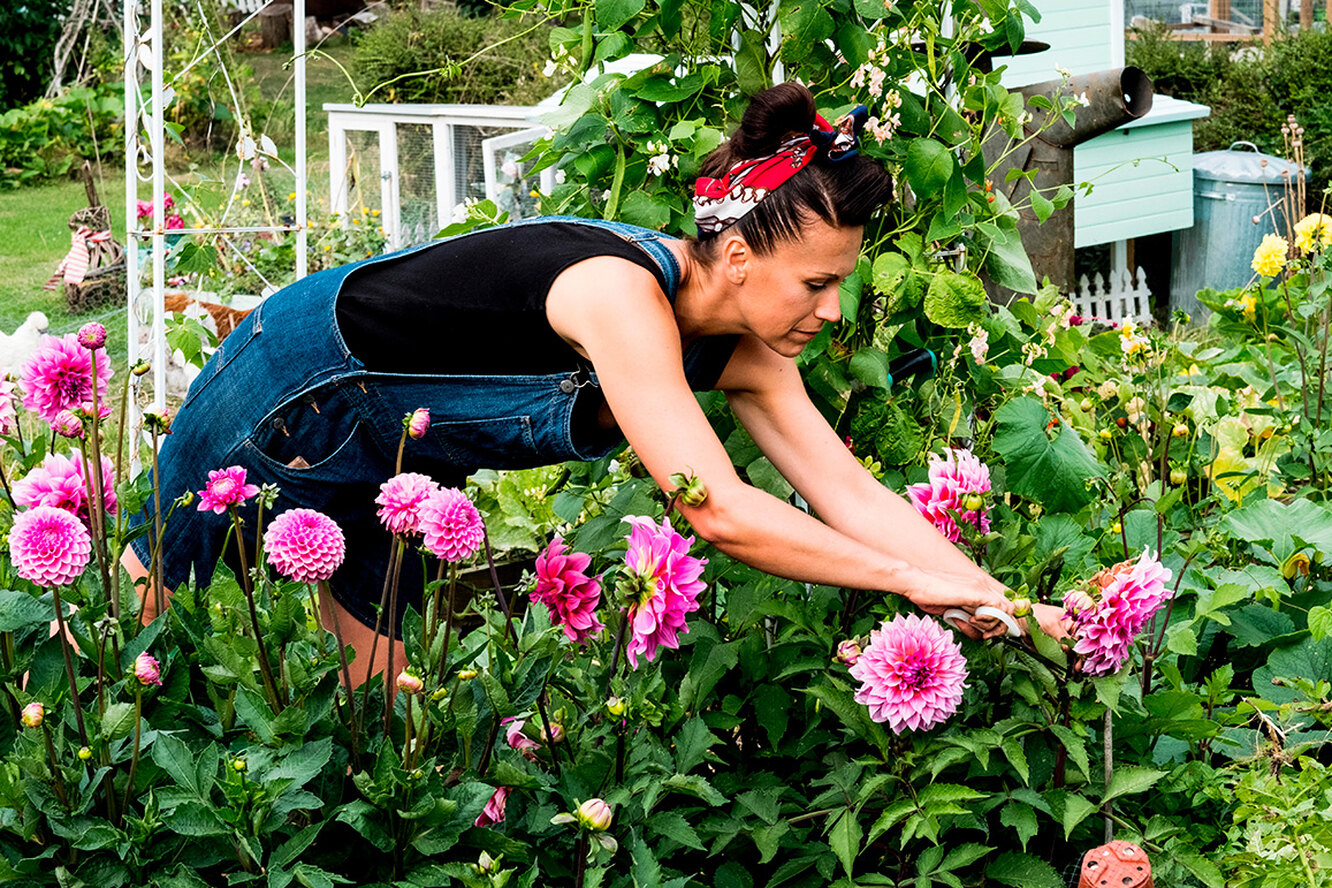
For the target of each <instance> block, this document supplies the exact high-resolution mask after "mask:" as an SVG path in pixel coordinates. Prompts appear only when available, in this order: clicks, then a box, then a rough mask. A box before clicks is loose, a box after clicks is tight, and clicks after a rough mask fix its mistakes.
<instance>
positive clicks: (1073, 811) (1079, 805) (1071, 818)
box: [1061, 792, 1096, 841]
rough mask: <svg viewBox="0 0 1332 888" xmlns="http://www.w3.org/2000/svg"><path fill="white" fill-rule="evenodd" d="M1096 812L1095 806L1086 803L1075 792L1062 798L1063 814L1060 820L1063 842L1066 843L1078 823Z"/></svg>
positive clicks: (1085, 800)
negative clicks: (1062, 826) (1062, 825)
mask: <svg viewBox="0 0 1332 888" xmlns="http://www.w3.org/2000/svg"><path fill="white" fill-rule="evenodd" d="M1095 810H1096V805H1095V804H1094V803H1092V802H1089V801H1087V799H1085V798H1083V797H1082V796H1081V795H1078V794H1077V793H1076V792H1070V793H1068V794H1066V795H1065V796H1064V812H1063V817H1062V818H1061V820H1062V822H1063V824H1064V840H1065V841H1068V839H1069V837H1070V836H1072V835H1073V830H1074V829H1075V828H1076V827H1077V825H1078V824H1079V823H1081V822H1082V821H1084V820H1086V819H1087V818H1088V817H1090V816H1091V814H1092V813H1093V812H1094V811H1095Z"/></svg>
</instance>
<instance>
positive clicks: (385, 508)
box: [375, 472, 440, 534]
mask: <svg viewBox="0 0 1332 888" xmlns="http://www.w3.org/2000/svg"><path fill="white" fill-rule="evenodd" d="M439 489H440V488H439V485H438V484H436V483H435V482H434V481H432V480H431V479H430V477H429V476H428V475H422V474H420V473H419V472H403V473H402V474H400V475H394V476H393V477H392V478H390V479H388V480H387V481H385V482H384V483H383V484H381V485H379V496H377V497H375V505H377V506H379V511H378V512H377V513H376V514H378V515H379V520H380V521H381V522H382V523H383V525H384V526H385V527H386V528H388V531H389V533H398V534H411V533H420V532H421V504H422V503H424V502H425V501H426V499H427V498H429V496H430V495H431V494H432V493H435V492H436V491H438V490H439Z"/></svg>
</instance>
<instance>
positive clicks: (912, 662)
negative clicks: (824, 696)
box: [851, 614, 967, 734]
mask: <svg viewBox="0 0 1332 888" xmlns="http://www.w3.org/2000/svg"><path fill="white" fill-rule="evenodd" d="M851 675H852V677H854V678H857V679H859V680H860V682H861V686H860V689H859V690H857V691H856V695H855V699H856V702H857V703H863V704H864V705H866V706H868V707H869V714H870V718H872V719H874V720H875V721H876V722H883V721H886V722H888V727H890V728H891V729H892V731H893V733H894V734H900V733H902V731H904V730H906V729H907V728H910V729H911V730H913V731H915V730H919V729H929V728H932V727H934V726H935V725H937V724H940V723H941V722H943V721H945V720H946V719H947V718H948V717H949V716H950V715H952V714H953V713H954V712H956V711H957V707H958V704H959V703H961V702H962V690H963V688H965V687H966V679H967V660H966V658H965V657H963V656H962V648H961V647H960V646H959V645H958V643H957V642H956V641H954V640H953V635H952V633H950V632H949V631H948V630H946V629H944V628H943V626H941V625H939V623H937V622H935V621H934V620H932V619H928V618H924V617H919V616H917V615H915V614H909V615H902V614H898V615H897V616H896V617H893V619H892V620H888V621H885V622H884V624H883V625H882V626H881V627H879V628H878V629H875V630H873V631H871V632H870V640H869V644H868V645H867V646H866V647H865V649H864V651H863V652H862V653H861V655H860V658H859V659H858V660H856V663H855V665H854V666H852V667H851Z"/></svg>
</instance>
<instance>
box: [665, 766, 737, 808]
mask: <svg viewBox="0 0 1332 888" xmlns="http://www.w3.org/2000/svg"><path fill="white" fill-rule="evenodd" d="M662 786H664V787H665V788H667V789H673V790H675V791H676V792H682V793H684V794H686V795H691V796H694V797H696V798H700V799H702V800H703V801H705V802H707V803H708V804H709V805H713V806H714V807H715V806H719V805H724V804H726V797H725V796H723V795H722V794H721V793H719V792H717V790H716V788H715V787H713V785H712V784H711V783H709V782H708V781H707V780H705V779H704V778H702V777H700V776H699V775H697V774H675V775H673V776H671V777H667V778H666V779H665V780H663V781H662Z"/></svg>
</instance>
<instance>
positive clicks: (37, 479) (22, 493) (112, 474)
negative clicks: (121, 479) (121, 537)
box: [13, 453, 117, 524]
mask: <svg viewBox="0 0 1332 888" xmlns="http://www.w3.org/2000/svg"><path fill="white" fill-rule="evenodd" d="M92 485H93V479H92V476H91V473H90V472H88V471H87V467H86V465H85V463H84V461H83V457H82V456H80V455H79V454H75V455H74V456H73V457H72V458H71V457H68V456H65V455H64V454H60V453H53V454H51V455H49V456H47V457H46V459H44V460H43V461H42V464H41V465H40V466H37V467H36V468H34V469H33V470H32V471H30V472H28V474H27V475H25V476H23V478H22V479H21V480H19V481H16V482H14V488H13V492H14V503H15V504H16V505H18V506H20V507H24V508H32V507H34V506H53V507H55V508H57V509H64V510H65V511H66V512H69V513H71V514H73V515H77V516H78V517H79V519H80V520H82V521H83V522H84V523H85V524H86V523H88V521H89V520H90V519H89V515H90V512H91V510H90V508H89V504H90V503H91V502H92V496H93V495H92V489H93V486H92ZM115 487H116V471H115V466H114V465H112V463H111V459H110V458H109V457H107V456H103V457H102V499H103V505H104V506H105V507H106V511H107V513H108V514H111V515H114V514H115V512H116V508H117V503H116V493H115Z"/></svg>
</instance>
